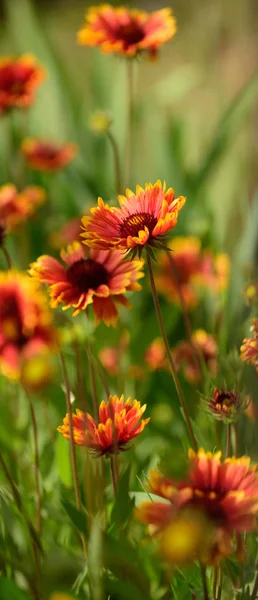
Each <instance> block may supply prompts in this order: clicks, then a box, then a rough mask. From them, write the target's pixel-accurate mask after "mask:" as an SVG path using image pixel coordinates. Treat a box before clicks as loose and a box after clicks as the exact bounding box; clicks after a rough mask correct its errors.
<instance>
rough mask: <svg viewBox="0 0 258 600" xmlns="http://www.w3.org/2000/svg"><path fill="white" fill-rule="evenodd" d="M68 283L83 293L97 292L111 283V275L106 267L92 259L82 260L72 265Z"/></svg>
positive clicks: (69, 270) (68, 274)
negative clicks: (100, 287)
mask: <svg viewBox="0 0 258 600" xmlns="http://www.w3.org/2000/svg"><path fill="white" fill-rule="evenodd" d="M66 277H67V281H69V283H70V284H71V285H72V286H74V287H77V288H78V289H79V290H80V291H81V292H87V291H88V290H89V289H91V290H96V289H97V288H98V287H99V286H100V285H106V284H107V283H108V281H109V273H108V271H107V270H106V269H105V267H104V266H103V265H102V264H101V263H98V262H97V261H96V260H93V259H92V258H81V259H80V260H77V261H76V262H75V263H74V264H73V265H71V266H70V267H69V268H68V269H67V272H66Z"/></svg>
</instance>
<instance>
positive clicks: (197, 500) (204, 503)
mask: <svg viewBox="0 0 258 600" xmlns="http://www.w3.org/2000/svg"><path fill="white" fill-rule="evenodd" d="M223 497H224V494H222V493H221V490H219V491H214V490H195V491H194V497H193V499H192V500H191V501H190V502H189V503H188V506H189V505H190V506H193V507H195V508H200V509H201V510H203V509H204V510H205V512H206V514H207V517H208V518H209V519H210V520H211V521H212V522H213V523H215V524H216V525H223V524H224V523H225V512H224V510H223V507H222V505H221V501H222V500H223Z"/></svg>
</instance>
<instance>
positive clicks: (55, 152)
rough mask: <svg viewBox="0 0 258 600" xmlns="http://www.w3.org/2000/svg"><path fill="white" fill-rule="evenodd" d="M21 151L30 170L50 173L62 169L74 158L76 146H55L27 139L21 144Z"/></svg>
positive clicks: (70, 144)
mask: <svg viewBox="0 0 258 600" xmlns="http://www.w3.org/2000/svg"><path fill="white" fill-rule="evenodd" d="M21 151H22V152H23V154H24V157H25V160H26V162H27V164H28V166H29V167H30V168H31V169H35V170H36V171H43V172H47V173H52V172H55V171H59V170H60V169H64V168H65V167H66V166H67V165H68V164H69V163H70V162H71V161H72V160H73V159H74V158H75V156H76V154H77V152H78V148H77V146H76V144H72V143H68V144H56V143H54V142H47V141H44V140H37V139H32V138H28V139H25V140H24V141H23V142H22V145H21Z"/></svg>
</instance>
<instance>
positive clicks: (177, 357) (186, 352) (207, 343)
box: [172, 329, 218, 383]
mask: <svg viewBox="0 0 258 600" xmlns="http://www.w3.org/2000/svg"><path fill="white" fill-rule="evenodd" d="M194 349H196V352H195V353H194ZM172 354H173V358H174V361H175V366H176V368H177V369H178V370H179V369H182V370H183V373H184V376H185V378H186V379H187V380H188V381H189V382H190V383H197V382H198V381H199V380H200V378H201V373H200V369H198V368H197V361H196V357H197V358H198V356H199V359H200V361H203V363H204V365H205V366H206V368H207V370H208V371H209V373H210V375H211V376H214V375H216V372H217V369H218V361H217V354H218V346H217V342H216V340H215V338H214V337H213V336H212V335H210V334H209V333H207V332H206V331H204V329H196V331H194V332H193V334H192V344H190V342H189V341H184V340H183V341H181V342H179V343H178V344H177V346H175V348H173V350H172Z"/></svg>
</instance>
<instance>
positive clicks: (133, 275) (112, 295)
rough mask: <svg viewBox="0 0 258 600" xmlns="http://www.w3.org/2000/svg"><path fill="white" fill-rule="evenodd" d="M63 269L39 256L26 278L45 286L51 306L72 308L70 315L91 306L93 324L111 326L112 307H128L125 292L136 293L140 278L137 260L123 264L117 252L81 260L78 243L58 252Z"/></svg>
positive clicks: (113, 319)
mask: <svg viewBox="0 0 258 600" xmlns="http://www.w3.org/2000/svg"><path fill="white" fill-rule="evenodd" d="M61 257H62V259H63V261H64V262H65V263H66V265H68V268H65V267H64V266H63V265H62V264H61V263H60V262H59V261H58V260H56V259H55V258H52V257H51V256H40V257H39V258H38V260H37V261H36V262H35V263H32V264H31V268H30V271H29V273H30V275H32V276H33V277H35V278H36V279H38V280H39V281H41V283H46V284H48V285H49V290H50V298H51V306H52V308H56V307H57V306H59V305H61V304H63V310H66V309H67V308H70V307H71V306H72V307H73V308H74V311H73V315H74V316H75V315H77V314H78V313H79V312H80V311H81V310H85V308H86V307H87V306H88V305H89V304H92V306H93V311H94V315H95V320H96V323H98V322H99V321H101V320H103V321H104V322H105V324H106V325H111V324H112V325H115V324H116V321H117V317H118V313H117V308H116V303H120V304H123V305H125V306H127V307H130V304H129V302H128V300H127V299H126V298H125V296H124V294H125V292H127V291H129V290H140V289H141V286H140V285H139V283H138V282H137V280H138V279H139V278H140V277H142V276H143V273H142V272H141V268H142V265H143V263H142V261H141V260H134V261H130V260H123V258H124V253H123V252H121V251H116V252H110V251H98V250H90V252H89V253H88V254H87V256H85V253H84V249H83V247H82V246H81V244H80V243H79V242H74V243H73V244H71V245H70V246H68V248H67V250H61Z"/></svg>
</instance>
